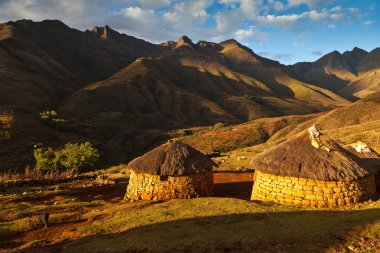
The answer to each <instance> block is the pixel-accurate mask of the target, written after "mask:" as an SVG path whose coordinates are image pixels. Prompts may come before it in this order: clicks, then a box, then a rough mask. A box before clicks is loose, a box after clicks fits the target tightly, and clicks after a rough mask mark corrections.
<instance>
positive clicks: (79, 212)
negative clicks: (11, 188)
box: [0, 178, 380, 253]
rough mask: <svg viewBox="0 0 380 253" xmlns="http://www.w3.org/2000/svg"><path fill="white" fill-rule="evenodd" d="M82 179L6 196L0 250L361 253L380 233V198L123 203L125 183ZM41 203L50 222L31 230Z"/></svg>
mask: <svg viewBox="0 0 380 253" xmlns="http://www.w3.org/2000/svg"><path fill="white" fill-rule="evenodd" d="M124 180H126V178H124ZM82 184H86V182H83V181H81V182H76V183H75V182H73V183H65V184H60V186H61V189H60V190H54V188H55V186H51V187H49V188H46V187H39V188H23V189H22V191H37V192H35V193H29V194H28V195H22V194H16V195H8V196H2V197H0V203H1V205H2V206H4V208H2V209H1V210H0V216H1V220H0V228H1V231H2V232H1V233H0V239H1V240H0V242H1V243H0V252H6V251H8V250H10V249H17V248H19V249H22V248H23V249H24V250H26V251H27V252H44V253H45V252H57V251H64V252H105V251H107V252H121V251H147V252H169V251H172V252H220V251H228V252H229V251H233V252H252V251H253V250H254V251H256V252H345V251H346V250H348V248H349V247H354V248H355V249H356V250H357V251H358V252H362V251H364V250H371V249H372V250H374V249H375V246H374V245H378V243H379V240H380V220H379V215H378V214H379V210H380V202H379V201H377V202H366V203H363V204H360V205H357V206H356V207H354V208H353V209H320V210H316V209H311V208H308V209H305V208H297V207H288V206H280V205H276V204H270V203H256V202H251V201H245V200H240V199H233V198H221V197H219V198H218V197H213V198H198V199H190V200H179V199H177V200H171V201H167V202H154V201H151V202H143V201H141V202H137V203H125V202H122V201H121V200H122V196H123V194H124V191H125V184H119V185H115V186H110V187H108V188H104V187H90V188H82V187H81V185H82ZM40 190H42V192H39V191H40ZM54 203H57V204H54ZM41 210H48V211H49V212H50V214H51V223H52V224H51V226H50V227H49V228H48V229H43V228H41V229H36V230H28V229H27V219H28V217H29V216H30V215H31V214H32V213H34V212H37V211H41ZM25 230H27V231H26V232H24V231H25Z"/></svg>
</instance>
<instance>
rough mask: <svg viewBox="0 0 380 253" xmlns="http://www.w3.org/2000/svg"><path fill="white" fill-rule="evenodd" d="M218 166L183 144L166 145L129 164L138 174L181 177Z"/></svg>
mask: <svg viewBox="0 0 380 253" xmlns="http://www.w3.org/2000/svg"><path fill="white" fill-rule="evenodd" d="M214 166H215V167H217V166H218V165H217V164H216V163H214V162H213V161H212V160H211V159H210V158H208V157H207V156H206V155H204V154H202V153H201V152H199V151H198V150H196V149H194V148H192V147H190V146H189V145H186V144H184V143H181V142H176V141H174V142H168V143H165V144H163V145H161V146H159V147H157V148H155V149H153V150H151V151H149V152H148V153H146V154H145V155H143V156H140V157H138V158H136V159H134V160H133V161H131V162H130V163H129V164H128V167H129V168H130V169H132V170H134V171H135V172H137V173H146V174H152V175H160V176H181V175H188V174H195V173H199V172H206V171H211V170H212V167H214Z"/></svg>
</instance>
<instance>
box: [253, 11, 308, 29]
mask: <svg viewBox="0 0 380 253" xmlns="http://www.w3.org/2000/svg"><path fill="white" fill-rule="evenodd" d="M300 18H301V16H300V15H297V14H291V15H279V16H276V15H266V16H260V17H257V18H256V20H257V21H258V22H259V23H261V24H265V25H276V26H280V27H284V28H290V27H292V26H293V25H295V24H296V22H297V21H298V20H299V19H300Z"/></svg>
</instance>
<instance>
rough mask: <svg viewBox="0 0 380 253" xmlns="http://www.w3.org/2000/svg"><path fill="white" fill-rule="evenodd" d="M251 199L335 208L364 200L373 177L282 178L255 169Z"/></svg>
mask: <svg viewBox="0 0 380 253" xmlns="http://www.w3.org/2000/svg"><path fill="white" fill-rule="evenodd" d="M255 173H256V181H255V184H254V186H253V190H252V196H251V199H252V200H260V201H269V202H275V203H280V204H290V205H304V206H314V207H339V206H346V205H352V204H354V203H357V202H360V201H364V200H368V199H369V198H370V197H371V196H373V195H374V194H375V192H376V186H375V178H374V176H369V177H365V178H362V179H359V180H353V181H349V182H345V181H318V180H311V179H303V178H296V177H282V176H275V175H270V174H265V173H261V172H259V171H256V172H255Z"/></svg>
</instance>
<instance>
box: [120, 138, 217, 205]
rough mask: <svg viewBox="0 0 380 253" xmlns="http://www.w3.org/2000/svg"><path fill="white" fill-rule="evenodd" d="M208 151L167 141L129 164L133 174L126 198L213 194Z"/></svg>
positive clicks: (181, 196) (161, 197) (214, 164)
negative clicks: (202, 151) (203, 151)
mask: <svg viewBox="0 0 380 253" xmlns="http://www.w3.org/2000/svg"><path fill="white" fill-rule="evenodd" d="M214 166H215V167H216V166H217V164H216V163H214V162H213V161H212V160H211V159H210V158H208V157H207V156H206V155H204V154H202V153H201V152H199V151H198V150H196V149H194V148H192V147H190V146H189V145H186V144H184V143H180V142H176V141H174V142H168V143H166V144H163V145H161V146H159V147H157V148H155V149H153V150H151V151H150V152H148V153H146V154H145V155H143V156H141V157H138V158H136V159H135V160H133V161H131V162H130V163H129V164H128V167H129V168H130V169H131V175H130V179H129V184H128V187H127V192H126V194H125V199H126V200H130V201H135V200H163V199H165V200H167V199H173V198H194V197H198V196H213V195H214V183H213V175H212V168H213V167H214Z"/></svg>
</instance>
